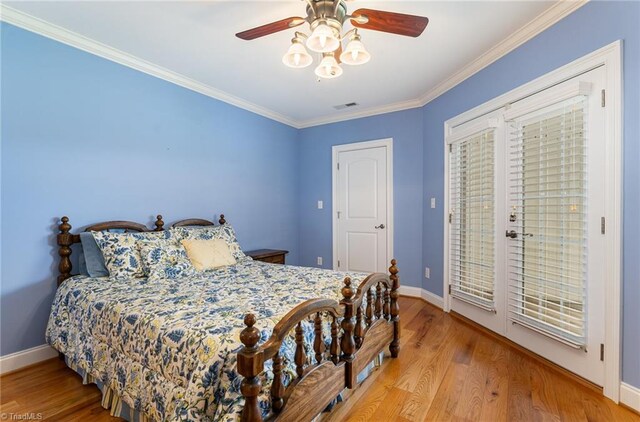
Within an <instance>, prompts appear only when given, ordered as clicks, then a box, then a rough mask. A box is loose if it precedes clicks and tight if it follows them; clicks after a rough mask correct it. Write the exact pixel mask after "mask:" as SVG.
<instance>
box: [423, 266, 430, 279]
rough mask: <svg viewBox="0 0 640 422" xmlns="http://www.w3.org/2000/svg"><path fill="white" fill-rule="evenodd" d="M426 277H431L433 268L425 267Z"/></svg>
mask: <svg viewBox="0 0 640 422" xmlns="http://www.w3.org/2000/svg"><path fill="white" fill-rule="evenodd" d="M424 278H431V269H430V268H429V267H424Z"/></svg>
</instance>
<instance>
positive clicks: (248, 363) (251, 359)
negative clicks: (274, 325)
mask: <svg viewBox="0 0 640 422" xmlns="http://www.w3.org/2000/svg"><path fill="white" fill-rule="evenodd" d="M255 323H256V317H255V315H253V314H247V316H245V317H244V324H245V325H246V326H247V327H246V328H245V329H244V330H242V332H241V333H240V341H241V342H242V344H243V347H242V349H240V351H239V352H238V373H239V374H240V375H242V376H243V377H244V379H243V380H242V385H241V387H240V390H241V391H242V395H243V396H244V399H245V402H244V408H243V409H242V415H241V417H240V420H241V421H243V422H257V421H262V412H261V411H260V406H259V405H258V395H259V394H260V391H261V390H262V382H261V381H260V374H261V373H262V371H263V370H264V352H263V351H262V350H260V348H258V347H256V345H257V344H258V340H260V331H258V329H257V328H255V327H254V326H253V325H254V324H255Z"/></svg>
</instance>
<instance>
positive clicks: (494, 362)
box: [479, 338, 509, 421]
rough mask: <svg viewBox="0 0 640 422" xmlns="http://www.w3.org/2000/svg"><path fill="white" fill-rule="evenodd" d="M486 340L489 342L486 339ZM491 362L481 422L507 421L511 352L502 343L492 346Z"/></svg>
mask: <svg viewBox="0 0 640 422" xmlns="http://www.w3.org/2000/svg"><path fill="white" fill-rule="evenodd" d="M484 340H489V339H487V338H485V339H484ZM491 346H492V352H491V360H490V362H489V368H488V370H487V378H486V382H485V389H484V399H483V401H482V413H481V414H480V418H479V420H481V421H506V420H507V402H508V394H509V365H508V361H509V352H508V350H506V349H505V347H503V346H502V344H500V343H495V342H493V343H492V344H491Z"/></svg>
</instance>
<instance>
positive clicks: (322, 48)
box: [307, 23, 340, 53]
mask: <svg viewBox="0 0 640 422" xmlns="http://www.w3.org/2000/svg"><path fill="white" fill-rule="evenodd" d="M339 46H340V39H338V37H337V36H336V33H335V32H334V30H333V29H331V27H330V26H329V25H327V24H326V23H321V24H319V25H318V26H316V28H315V29H314V30H313V32H312V33H311V36H310V37H309V38H307V48H309V50H311V51H315V52H317V53H329V52H331V51H336V49H337V48H338V47H339Z"/></svg>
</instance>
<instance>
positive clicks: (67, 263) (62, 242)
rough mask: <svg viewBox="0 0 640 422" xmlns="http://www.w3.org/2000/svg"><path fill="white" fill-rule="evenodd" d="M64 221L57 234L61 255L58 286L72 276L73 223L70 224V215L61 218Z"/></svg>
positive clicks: (59, 253)
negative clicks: (71, 231)
mask: <svg viewBox="0 0 640 422" xmlns="http://www.w3.org/2000/svg"><path fill="white" fill-rule="evenodd" d="M61 221H62V223H61V224H60V225H59V226H58V228H59V229H60V233H59V234H58V236H57V241H58V246H60V247H59V248H58V255H60V264H58V270H59V271H60V275H58V286H59V285H60V284H62V282H63V281H65V280H66V279H68V278H69V277H71V259H70V258H69V256H71V245H72V244H73V240H72V237H71V236H72V235H71V233H69V231H70V230H71V224H69V217H67V216H64V217H62V218H61Z"/></svg>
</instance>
